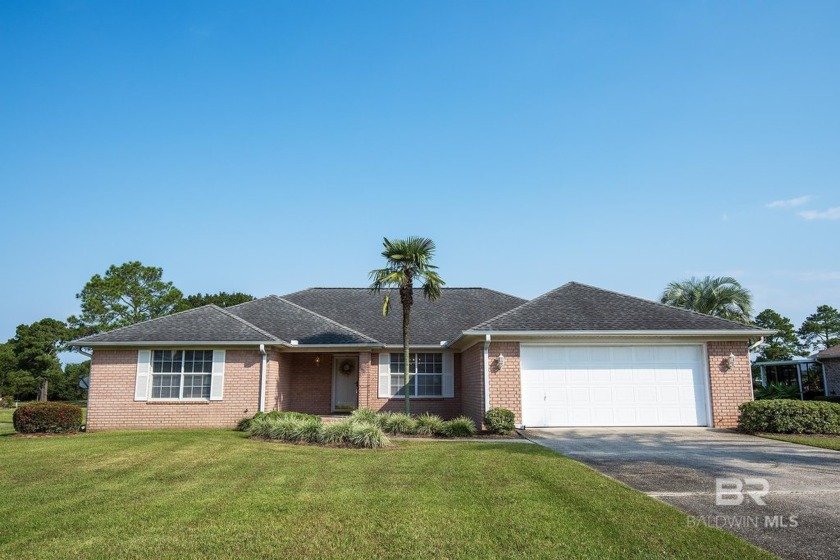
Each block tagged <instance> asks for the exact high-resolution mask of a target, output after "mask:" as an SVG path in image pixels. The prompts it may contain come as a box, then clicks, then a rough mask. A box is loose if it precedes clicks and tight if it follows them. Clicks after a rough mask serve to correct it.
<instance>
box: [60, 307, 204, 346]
mask: <svg viewBox="0 0 840 560" xmlns="http://www.w3.org/2000/svg"><path fill="white" fill-rule="evenodd" d="M205 307H215V306H214V305H213V304H212V303H208V304H205V305H200V306H198V307H191V308H190V309H184V310H183V311H176V312H175V313H170V314H169V315H161V316H160V317H152V318H151V319H146V320H144V321H139V322H137V323H131V324H130V325H123V326H122V327H117V328H116V329H111V330H110V331H102V332H98V333H93V334H89V335H87V336H83V337H82V338H77V339H76V340H71V341H70V342H69V343H68V344H72V343H73V342H76V341H78V340H84V339H86V338H93V337H94V336H99V335H100V334H111V333H115V332H119V331H122V330H125V329H128V328H131V327H136V326H137V325H143V324H145V323H151V322H152V321H157V320H159V319H166V318H167V317H174V316H175V315H182V314H184V313H189V312H190V311H198V310H199V309H203V308H205ZM72 345H73V346H76V345H75V344H72Z"/></svg>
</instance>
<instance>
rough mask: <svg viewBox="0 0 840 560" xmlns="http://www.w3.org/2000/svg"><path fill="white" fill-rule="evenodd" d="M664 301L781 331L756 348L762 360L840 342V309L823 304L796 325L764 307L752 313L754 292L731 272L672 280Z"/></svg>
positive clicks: (805, 352) (775, 359)
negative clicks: (679, 280)
mask: <svg viewBox="0 0 840 560" xmlns="http://www.w3.org/2000/svg"><path fill="white" fill-rule="evenodd" d="M661 301H662V303H665V304H668V305H673V306H676V307H682V308H685V309H691V310H692V311H698V312H700V313H705V314H707V315H713V316H715V317H721V318H723V319H729V320H732V321H738V322H740V323H745V324H750V325H755V326H757V327H761V328H764V329H768V330H775V331H778V332H777V333H776V334H774V335H772V336H768V337H765V341H764V344H763V345H761V346H760V347H759V348H758V349H757V350H756V352H757V354H758V359H759V361H765V362H770V361H781V360H790V359H791V358H793V357H794V356H805V355H808V354H811V353H812V352H819V351H820V350H824V349H826V348H829V347H831V346H835V345H837V344H840V312H838V311H837V309H836V308H834V307H832V306H830V305H820V306H819V307H817V310H816V311H815V312H814V313H812V314H810V315H808V317H806V318H805V320H804V321H803V322H802V325H800V327H799V328H798V329H797V328H795V327H794V326H793V323H792V322H791V320H790V319H788V318H787V317H784V316H782V315H781V314H779V313H778V312H776V311H774V310H773V309H765V310H764V311H762V312H761V313H759V314H758V315H756V316H755V317H752V312H753V308H752V294H750V292H749V290H747V289H746V288H744V287H743V286H742V285H741V284H740V283H739V282H738V281H737V280H735V279H734V278H732V277H729V276H720V277H712V276H707V277H705V278H702V279H698V278H691V279H689V280H683V281H681V282H671V283H670V284H668V286H667V287H666V288H665V291H664V292H663V293H662V297H661Z"/></svg>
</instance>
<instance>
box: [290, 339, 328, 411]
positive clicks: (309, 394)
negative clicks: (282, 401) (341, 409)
mask: <svg viewBox="0 0 840 560" xmlns="http://www.w3.org/2000/svg"><path fill="white" fill-rule="evenodd" d="M287 355H288V356H289V364H288V372H289V383H290V391H289V394H290V398H289V408H288V410H294V411H296V412H306V413H308V414H331V413H332V374H333V355H332V354H309V353H295V354H287ZM316 357H317V358H320V360H319V363H317V364H316V363H315V362H316Z"/></svg>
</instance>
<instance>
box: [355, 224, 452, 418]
mask: <svg viewBox="0 0 840 560" xmlns="http://www.w3.org/2000/svg"><path fill="white" fill-rule="evenodd" d="M382 244H383V245H384V247H385V250H383V251H382V256H383V257H385V268H379V269H376V270H371V271H370V280H371V285H370V291H371V292H373V293H375V294H378V293H379V292H381V291H382V290H383V289H385V288H397V289H399V291H400V303H401V304H402V311H403V321H402V335H403V351H404V353H405V354H404V357H405V359H404V361H403V364H404V368H403V370H404V371H403V373H404V374H405V377H404V378H403V380H404V385H403V386H404V391H403V392H404V393H405V413H406V414H410V411H411V405H410V404H409V396H408V387H409V382H410V377H409V350H408V344H409V336H408V332H409V323H410V315H411V305H412V304H413V303H414V280H417V281H418V282H422V284H421V288H422V289H423V296H424V297H425V298H426V299H428V300H430V301H435V300H438V299H440V295H441V287H442V286H443V285H444V284H445V282H444V281H443V280H441V278H440V276H438V273H437V272H435V270H436V269H437V267H436V266H434V265H433V264H432V263H431V261H432V257H433V256H434V254H435V242H434V241H432V240H431V239H426V238H425V237H409V238H408V239H397V240H394V241H390V240H388V238H387V237H386V238H385V240H384V241H383V243H382ZM390 310H391V295H390V294H385V299H384V301H383V305H382V315H383V316H387V315H388V312H389V311H390Z"/></svg>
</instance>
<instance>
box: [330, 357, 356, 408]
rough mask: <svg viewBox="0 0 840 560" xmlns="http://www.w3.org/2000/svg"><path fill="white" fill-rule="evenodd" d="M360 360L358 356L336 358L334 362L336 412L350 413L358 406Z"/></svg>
mask: <svg viewBox="0 0 840 560" xmlns="http://www.w3.org/2000/svg"><path fill="white" fill-rule="evenodd" d="M358 391H359V358H358V357H357V356H336V357H335V360H334V361H333V399H332V409H333V411H334V412H349V411H351V410H356V407H357V406H358V398H357V394H358Z"/></svg>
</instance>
